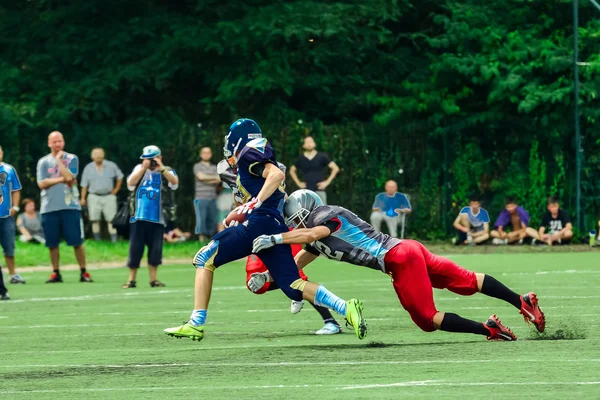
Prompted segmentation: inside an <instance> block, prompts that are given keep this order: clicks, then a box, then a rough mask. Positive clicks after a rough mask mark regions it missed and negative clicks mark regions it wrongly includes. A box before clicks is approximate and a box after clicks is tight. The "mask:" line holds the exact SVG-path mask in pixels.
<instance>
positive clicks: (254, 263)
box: [246, 244, 308, 294]
mask: <svg viewBox="0 0 600 400" xmlns="http://www.w3.org/2000/svg"><path fill="white" fill-rule="evenodd" d="M291 246H292V255H293V256H296V254H298V253H299V252H300V250H302V245H301V244H292V245H291ZM266 270H267V266H266V265H265V264H264V263H263V262H262V261H261V260H260V258H258V256H257V255H256V254H251V255H249V256H248V259H247V260H246V287H248V281H249V280H250V276H251V275H252V274H254V273H256V272H265V271H266ZM298 273H299V274H300V278H302V280H305V281H307V280H308V277H307V276H306V275H305V274H304V272H302V270H300V271H298ZM270 286H271V282H267V283H265V284H264V286H263V287H262V288H260V290H259V291H258V292H256V294H263V293H264V292H266V291H268V290H269V287H270ZM248 290H250V288H248Z"/></svg>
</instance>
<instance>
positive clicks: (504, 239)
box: [490, 197, 529, 244]
mask: <svg viewBox="0 0 600 400" xmlns="http://www.w3.org/2000/svg"><path fill="white" fill-rule="evenodd" d="M528 224H529V214H528V213H527V211H525V209H524V208H523V207H521V206H519V205H517V202H516V201H515V199H514V198H512V197H507V198H506V202H505V206H504V210H502V212H501V213H500V215H499V216H498V219H497V220H496V223H495V224H494V225H495V226H496V230H493V231H492V232H491V233H490V236H491V237H493V238H494V240H493V241H492V243H494V244H509V243H516V242H518V243H519V244H523V239H524V238H525V236H527V233H526V232H525V230H526V229H527V225H528ZM507 228H508V229H510V232H508V233H507V232H506V229H507Z"/></svg>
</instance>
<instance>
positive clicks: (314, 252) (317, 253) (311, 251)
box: [304, 244, 321, 256]
mask: <svg viewBox="0 0 600 400" xmlns="http://www.w3.org/2000/svg"><path fill="white" fill-rule="evenodd" d="M304 250H306V251H308V252H309V253H310V254H314V255H315V256H319V255H321V253H319V250H317V249H315V248H314V247H313V246H311V245H310V244H307V245H306V246H304Z"/></svg>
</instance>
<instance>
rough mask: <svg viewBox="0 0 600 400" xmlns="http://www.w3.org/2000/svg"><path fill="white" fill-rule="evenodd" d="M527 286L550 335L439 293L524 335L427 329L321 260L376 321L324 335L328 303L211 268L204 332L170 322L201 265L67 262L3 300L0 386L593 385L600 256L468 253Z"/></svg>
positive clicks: (529, 392)
mask: <svg viewBox="0 0 600 400" xmlns="http://www.w3.org/2000/svg"><path fill="white" fill-rule="evenodd" d="M453 259H454V260H455V261H457V262H459V263H460V264H462V265H464V266H465V267H467V268H469V269H473V270H478V271H482V272H486V273H490V274H493V275H494V276H495V277H496V278H498V279H500V280H502V281H503V282H505V283H506V284H507V285H509V286H510V287H512V288H514V289H515V290H517V291H519V292H525V291H527V290H535V291H536V292H537V293H538V296H539V298H540V304H541V306H542V308H543V309H544V311H545V313H546V318H547V321H548V322H547V332H548V333H547V334H546V335H544V336H539V335H537V334H536V333H535V332H534V331H533V328H529V327H528V326H527V325H526V324H525V323H524V322H523V319H522V317H521V316H520V315H519V314H518V312H517V311H516V310H515V309H514V308H512V307H511V306H509V305H506V304H504V303H502V302H500V301H498V300H495V299H489V298H486V297H484V296H482V295H475V296H473V297H458V296H456V295H454V294H453V293H450V292H447V291H436V294H435V296H436V302H437V306H438V309H440V310H442V311H453V312H456V313H459V314H461V315H463V316H465V317H469V318H473V319H477V320H484V319H486V318H487V317H488V316H489V315H491V314H493V313H496V314H498V316H499V317H500V318H501V319H502V321H503V322H504V323H505V324H506V325H508V326H510V327H511V328H512V330H513V332H515V334H516V335H517V336H518V338H519V340H518V341H517V342H514V343H505V342H488V341H486V340H485V339H484V338H482V337H478V336H470V335H460V334H450V333H444V332H435V333H424V332H421V331H420V330H419V329H418V328H417V327H416V326H414V325H413V324H412V322H411V321H410V319H409V317H408V315H407V314H406V313H405V312H404V311H403V310H402V309H401V307H400V306H399V304H398V300H397V299H396V297H395V293H394V291H393V289H392V287H391V284H390V281H389V279H388V277H387V276H386V275H384V274H381V273H377V272H375V271H371V270H367V269H364V268H357V267H354V266H350V265H345V264H340V263H335V262H330V261H320V262H319V263H316V264H315V265H314V266H311V267H310V268H309V269H308V270H307V273H308V274H309V276H310V277H311V279H312V280H316V281H319V282H321V283H323V284H326V285H327V286H328V288H329V289H331V290H333V291H335V292H336V293H337V294H339V295H340V296H343V297H346V298H350V297H352V296H356V297H359V298H361V299H363V300H364V304H365V313H366V317H367V322H368V325H369V334H368V336H367V338H366V339H365V340H364V341H359V340H358V339H357V338H356V337H355V336H354V334H353V333H350V332H349V331H348V330H346V331H345V332H344V333H343V334H341V335H335V336H330V337H319V336H315V335H313V334H312V333H313V332H314V331H315V330H317V329H319V328H320V327H321V322H320V319H319V317H318V314H317V313H316V312H314V311H313V310H312V308H310V306H306V307H305V308H304V310H303V311H302V312H301V313H300V314H298V315H291V314H290V313H289V301H288V300H287V299H286V298H285V297H284V296H283V294H282V293H280V292H270V293H267V294H264V295H262V296H257V295H253V294H251V293H250V292H249V291H248V290H246V289H245V287H244V278H245V274H244V268H243V264H242V263H239V262H238V263H235V264H234V265H230V266H227V267H224V268H222V269H221V270H219V271H217V275H216V278H215V283H216V287H215V290H214V292H213V298H212V302H211V307H210V311H209V314H208V320H209V323H208V326H207V334H206V337H205V339H204V340H203V341H202V342H200V343H196V342H192V341H190V340H186V339H181V340H176V339H173V338H169V337H167V336H165V335H164V334H163V333H162V330H163V329H164V328H166V327H170V326H175V325H177V324H179V323H181V322H182V321H184V320H186V319H187V318H188V316H189V313H190V311H191V307H192V282H193V276H194V269H193V267H191V266H184V265H176V266H165V267H162V270H161V271H160V274H159V278H160V279H161V280H163V281H164V282H165V283H166V284H167V287H166V288H163V289H151V288H150V287H148V285H147V274H146V271H141V275H140V279H138V284H141V286H140V287H139V288H137V289H131V290H127V291H126V290H122V289H120V285H121V284H122V283H123V282H124V281H125V279H126V271H125V269H107V270H98V271H93V277H94V279H95V280H96V282H95V283H93V284H82V283H79V282H77V273H76V272H75V271H65V272H64V273H63V276H64V279H65V281H66V282H65V283H64V284H62V285H52V286H51V285H44V283H43V282H44V280H45V279H46V278H47V274H46V273H45V272H35V273H25V274H23V275H24V277H25V278H26V279H27V284H26V285H24V286H16V287H15V286H11V287H10V289H11V291H10V293H11V295H12V298H13V300H11V301H9V302H1V303H0V343H1V346H2V350H1V352H0V356H1V358H0V360H1V362H0V398H6V399H33V398H35V399H40V398H41V399H71V398H84V397H85V398H86V399H106V398H110V399H115V398H138V399H139V398H144V399H165V398H168V399H172V398H173V399H174V398H178V399H181V398H200V399H211V400H213V399H221V398H227V399H238V398H268V399H284V398H286V399H296V398H302V399H309V398H313V399H317V398H361V399H377V398H398V397H400V396H404V397H405V398H462V399H472V398H485V399H489V398H500V397H504V398H538V399H539V398H544V399H548V398H557V399H558V398H560V399H565V398H569V399H573V398H582V399H590V398H598V396H599V393H600V374H599V372H598V371H599V368H598V367H599V366H600V356H599V354H600V351H599V350H598V349H600V334H598V328H599V325H600V316H599V311H600V302H599V301H598V300H599V299H600V293H599V292H598V287H599V286H600V267H599V263H598V255H597V254H595V253H557V254H521V255H518V254H494V255H458V256H455V257H454V258H453Z"/></svg>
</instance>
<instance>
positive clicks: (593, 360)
mask: <svg viewBox="0 0 600 400" xmlns="http://www.w3.org/2000/svg"><path fill="white" fill-rule="evenodd" d="M248 347H250V346H248ZM257 347H258V346H257ZM261 347H263V346H261ZM267 347H272V346H267ZM232 348H233V347H232ZM599 362H600V359H597V358H589V359H579V360H564V359H520V358H518V359H515V358H511V359H494V360H490V359H482V360H443V359H439V360H410V361H404V360H398V361H289V362H213V361H202V362H201V363H200V362H196V363H152V364H26V365H25V364H24V365H5V364H0V368H8V369H11V368H92V369H94V368H114V369H120V368H127V369H129V368H167V367H192V366H193V367H198V366H202V367H302V366H330V365H337V366H344V365H424V364H495V363H557V364H561V363H578V364H585V363H590V364H595V363H599Z"/></svg>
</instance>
